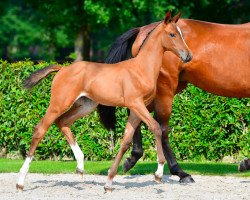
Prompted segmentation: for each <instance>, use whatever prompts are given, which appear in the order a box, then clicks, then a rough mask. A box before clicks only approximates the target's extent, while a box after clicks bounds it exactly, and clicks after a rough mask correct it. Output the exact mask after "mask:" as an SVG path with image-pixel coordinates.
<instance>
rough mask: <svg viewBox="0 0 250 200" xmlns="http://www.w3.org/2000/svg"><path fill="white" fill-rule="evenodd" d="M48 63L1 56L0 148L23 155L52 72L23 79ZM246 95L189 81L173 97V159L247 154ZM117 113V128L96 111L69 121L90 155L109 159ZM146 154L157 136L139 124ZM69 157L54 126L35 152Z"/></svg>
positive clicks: (119, 131) (115, 143)
mask: <svg viewBox="0 0 250 200" xmlns="http://www.w3.org/2000/svg"><path fill="white" fill-rule="evenodd" d="M49 64H51V63H39V64H37V65H33V63H32V62H31V61H25V62H17V63H12V64H11V63H7V62H5V61H0V72H1V74H0V76H1V77H0V99H1V107H0V115H1V116H0V124H1V125H0V150H1V149H2V148H6V149H7V152H13V151H19V152H20V153H21V155H23V156H25V155H26V153H27V151H28V149H29V146H30V142H31V137H32V131H33V127H34V126H35V125H36V124H37V123H38V121H39V120H40V119H41V118H42V116H43V115H44V113H45V111H46V108H47V106H48V103H49V98H50V86H51V81H52V78H53V75H51V76H49V77H48V78H46V79H44V80H43V81H42V82H41V83H40V84H39V85H37V86H35V87H34V88H33V89H32V90H31V91H27V90H25V89H23V88H22V81H23V80H24V78H25V77H27V76H29V74H30V73H31V72H34V71H35V70H37V69H40V68H42V67H45V66H48V65H49ZM249 107H250V100H249V99H235V98H225V97H218V96H214V95H211V94H208V93H206V92H203V91H201V90H200V89H198V88H196V87H194V86H192V85H189V86H188V88H187V89H186V90H185V91H184V92H183V93H181V94H179V95H177V96H176V97H175V100H174V105H173V113H172V117H171V120H170V127H171V128H172V129H171V131H170V142H171V146H172V148H173V150H174V152H175V154H176V157H177V159H181V160H185V159H200V158H205V159H208V160H220V159H222V158H223V157H224V156H227V155H231V156H235V157H238V156H249V149H250V131H249V126H248V125H249V122H250V109H249ZM116 116H117V118H118V124H117V127H116V133H114V134H112V133H110V132H109V131H107V130H105V129H104V128H103V126H102V125H101V123H100V122H99V117H98V114H97V112H93V113H92V114H91V115H89V116H88V117H85V118H83V119H80V120H78V121H77V122H76V123H75V124H74V125H72V127H71V130H72V132H73V133H74V135H75V137H76V139H77V141H78V144H79V146H80V147H81V148H82V150H83V152H84V155H85V158H86V159H88V160H102V159H107V160H108V159H112V158H113V157H114V155H116V153H117V151H118V149H119V144H120V139H121V137H122V135H123V131H124V127H125V124H126V119H127V112H126V109H125V108H119V109H118V110H117V113H116ZM142 132H143V147H144V151H145V153H144V159H146V160H155V159H156V151H155V139H154V136H153V134H152V133H150V132H149V131H148V130H147V128H146V127H145V126H143V127H142ZM65 156H67V157H73V154H72V152H71V149H70V147H69V145H68V144H67V141H66V139H65V137H64V136H63V134H62V133H61V132H60V131H59V129H58V128H57V127H56V126H55V125H53V126H52V127H51V128H50V129H49V131H48V133H47V134H46V135H45V137H44V139H43V140H42V142H41V143H40V144H39V146H38V148H37V151H36V157H37V158H39V159H49V158H50V159H51V158H52V159H53V158H57V159H60V158H63V157H65Z"/></svg>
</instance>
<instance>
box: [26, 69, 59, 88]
mask: <svg viewBox="0 0 250 200" xmlns="http://www.w3.org/2000/svg"><path fill="white" fill-rule="evenodd" d="M61 68H62V67H61V66H56V65H50V66H48V67H45V68H42V69H39V70H37V71H35V72H33V73H32V74H31V75H30V76H29V77H28V78H26V79H25V80H24V82H23V86H24V87H25V88H27V89H31V88H32V87H34V86H35V85H36V84H37V83H39V82H40V81H41V80H42V79H43V78H45V77H46V76H48V75H49V74H51V73H52V72H57V71H59V70H60V69H61Z"/></svg>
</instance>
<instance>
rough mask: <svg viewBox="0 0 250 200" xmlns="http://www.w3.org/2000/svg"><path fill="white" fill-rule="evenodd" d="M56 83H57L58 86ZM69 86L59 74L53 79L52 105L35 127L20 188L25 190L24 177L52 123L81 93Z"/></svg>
mask: <svg viewBox="0 0 250 200" xmlns="http://www.w3.org/2000/svg"><path fill="white" fill-rule="evenodd" d="M54 85H56V87H55V86H54ZM69 86H70V85H69V84H66V83H65V82H62V81H60V77H59V76H58V77H57V81H56V80H55V78H54V80H53V84H52V88H51V98H50V105H49V107H48V109H47V112H46V114H45V115H44V117H43V118H42V120H41V121H40V122H39V123H38V124H37V126H36V127H35V130H34V134H33V137H32V142H31V146H30V150H29V153H28V157H27V158H26V160H25V162H24V164H23V166H22V168H21V169H20V173H19V178H18V181H17V184H16V187H17V189H18V190H23V186H24V179H25V177H26V175H27V173H28V171H29V165H30V163H31V161H32V158H33V156H34V153H35V150H36V148H37V145H38V144H39V142H40V141H41V140H42V138H43V137H44V135H45V133H46V132H47V130H48V128H49V127H50V126H51V124H52V123H53V122H55V120H56V119H57V118H58V117H60V116H61V115H62V114H63V113H64V112H65V111H67V110H68V109H69V107H70V106H71V105H72V104H73V103H74V101H75V100H76V98H77V96H78V95H79V94H77V93H75V92H74V90H73V89H72V90H68V88H69ZM71 88H72V87H71ZM59 94H60V95H59Z"/></svg>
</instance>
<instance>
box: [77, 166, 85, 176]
mask: <svg viewBox="0 0 250 200" xmlns="http://www.w3.org/2000/svg"><path fill="white" fill-rule="evenodd" d="M76 174H78V175H79V176H80V177H81V178H82V177H83V174H84V171H83V170H82V169H79V168H76Z"/></svg>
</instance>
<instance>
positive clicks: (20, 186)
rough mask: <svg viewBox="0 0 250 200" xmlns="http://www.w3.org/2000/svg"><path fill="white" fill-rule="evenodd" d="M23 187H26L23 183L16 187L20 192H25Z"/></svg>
mask: <svg viewBox="0 0 250 200" xmlns="http://www.w3.org/2000/svg"><path fill="white" fill-rule="evenodd" d="M23 188H24V186H23V185H18V184H16V189H17V191H18V192H23Z"/></svg>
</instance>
